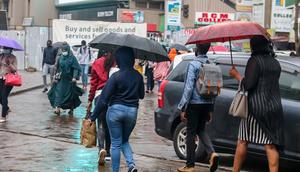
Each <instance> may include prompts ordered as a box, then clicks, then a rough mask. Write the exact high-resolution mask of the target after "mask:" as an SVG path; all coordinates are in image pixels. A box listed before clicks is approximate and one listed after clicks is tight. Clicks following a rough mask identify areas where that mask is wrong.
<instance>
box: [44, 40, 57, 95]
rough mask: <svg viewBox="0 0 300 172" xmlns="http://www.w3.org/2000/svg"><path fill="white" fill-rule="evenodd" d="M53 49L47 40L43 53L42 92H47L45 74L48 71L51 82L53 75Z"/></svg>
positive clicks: (50, 42) (54, 55) (54, 54)
mask: <svg viewBox="0 0 300 172" xmlns="http://www.w3.org/2000/svg"><path fill="white" fill-rule="evenodd" d="M55 57H56V53H55V49H54V48H53V47H52V41H51V40H48V41H47V47H46V48H45V49H44V54H43V81H44V90H43V92H47V91H48V88H47V86H48V85H47V74H49V72H50V80H51V83H52V80H53V75H54V63H55Z"/></svg>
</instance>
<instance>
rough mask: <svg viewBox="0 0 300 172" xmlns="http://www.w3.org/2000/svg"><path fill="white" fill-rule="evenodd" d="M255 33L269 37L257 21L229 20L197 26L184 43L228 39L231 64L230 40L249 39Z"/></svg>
mask: <svg viewBox="0 0 300 172" xmlns="http://www.w3.org/2000/svg"><path fill="white" fill-rule="evenodd" d="M256 35H261V36H264V37H265V38H267V39H270V38H269V34H268V32H267V31H266V29H264V28H263V27H261V26H260V25H259V24H257V23H254V22H246V21H230V22H224V23H218V24H215V25H210V26H205V27H201V28H199V29H198V30H197V31H196V32H195V33H194V34H193V35H192V36H191V37H190V38H189V39H188V41H187V43H186V44H198V43H210V42H226V41H229V43H230V56H231V64H233V59H232V51H231V49H232V48H231V41H233V40H241V39H249V38H252V37H253V36H256Z"/></svg>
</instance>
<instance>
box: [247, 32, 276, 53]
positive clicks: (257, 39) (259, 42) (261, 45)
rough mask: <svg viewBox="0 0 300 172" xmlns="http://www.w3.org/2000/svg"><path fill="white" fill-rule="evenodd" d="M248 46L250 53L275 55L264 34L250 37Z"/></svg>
mask: <svg viewBox="0 0 300 172" xmlns="http://www.w3.org/2000/svg"><path fill="white" fill-rule="evenodd" d="M250 47H251V52H252V55H258V54H260V55H271V56H273V57H274V56H275V53H274V50H273V46H272V43H271V41H270V40H268V39H266V38H265V37H264V36H253V37H252V38H251V39H250Z"/></svg>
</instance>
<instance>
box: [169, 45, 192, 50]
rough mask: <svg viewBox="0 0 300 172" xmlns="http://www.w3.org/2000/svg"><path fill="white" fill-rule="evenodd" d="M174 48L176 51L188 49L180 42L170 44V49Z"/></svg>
mask: <svg viewBox="0 0 300 172" xmlns="http://www.w3.org/2000/svg"><path fill="white" fill-rule="evenodd" d="M172 48H175V49H176V50H178V51H189V49H188V48H186V47H185V46H184V45H181V44H173V45H171V47H170V49H172Z"/></svg>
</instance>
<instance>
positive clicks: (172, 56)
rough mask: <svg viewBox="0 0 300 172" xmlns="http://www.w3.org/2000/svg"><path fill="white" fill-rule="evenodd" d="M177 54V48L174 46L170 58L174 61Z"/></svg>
mask: <svg viewBox="0 0 300 172" xmlns="http://www.w3.org/2000/svg"><path fill="white" fill-rule="evenodd" d="M176 55H177V51H176V49H175V48H172V49H171V50H170V52H169V58H170V60H171V62H172V61H174V59H175V56H176Z"/></svg>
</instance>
